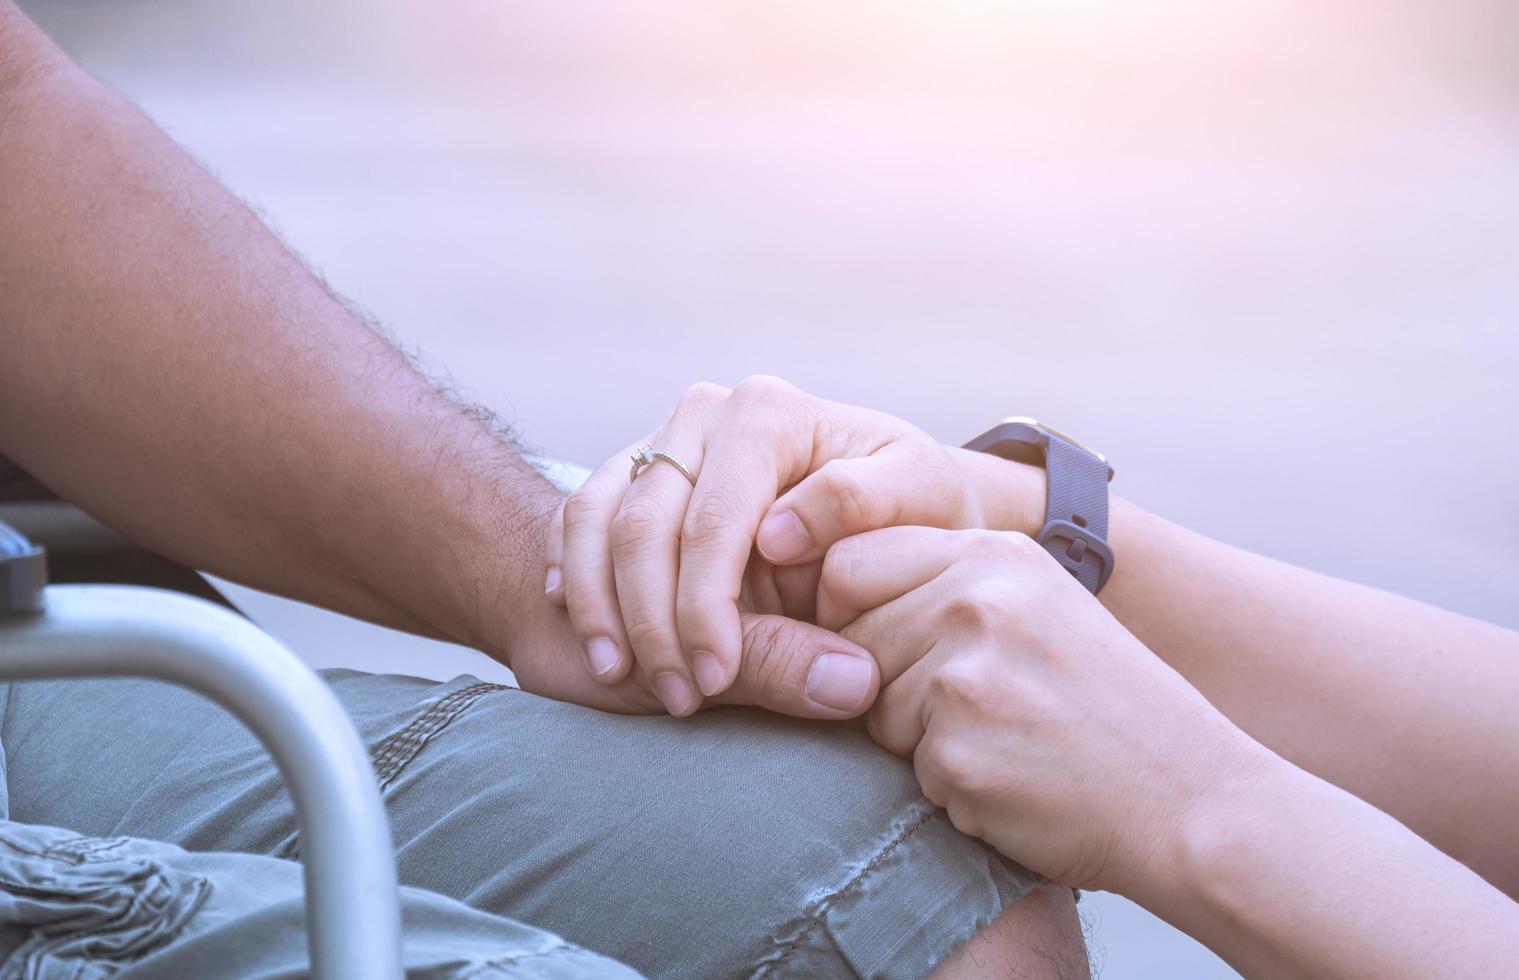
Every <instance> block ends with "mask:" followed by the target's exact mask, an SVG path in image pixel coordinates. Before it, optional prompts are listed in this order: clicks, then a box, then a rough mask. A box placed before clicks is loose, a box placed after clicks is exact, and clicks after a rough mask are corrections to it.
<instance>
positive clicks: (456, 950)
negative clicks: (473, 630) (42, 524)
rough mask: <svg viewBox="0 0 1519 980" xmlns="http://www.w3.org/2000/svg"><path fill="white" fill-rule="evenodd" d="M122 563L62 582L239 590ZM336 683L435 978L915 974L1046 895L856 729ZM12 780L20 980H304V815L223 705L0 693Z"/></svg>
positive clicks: (170, 568)
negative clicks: (1028, 900) (201, 896)
mask: <svg viewBox="0 0 1519 980" xmlns="http://www.w3.org/2000/svg"><path fill="white" fill-rule="evenodd" d="M113 562H114V563H112V562H106V563H102V562H92V563H89V564H87V565H81V566H80V567H74V568H70V567H68V566H66V565H65V564H63V563H60V564H59V565H56V566H55V569H54V575H55V579H70V580H84V581H127V582H138V583H144V584H152V585H154V586H156V587H160V588H174V589H182V590H184V591H190V592H194V593H196V594H201V595H204V596H206V597H207V598H211V599H213V600H219V599H220V598H221V597H220V596H219V595H217V594H216V593H215V592H214V591H213V590H211V589H210V588H209V586H207V585H206V583H205V582H204V581H203V580H202V579H200V578H199V577H198V576H196V575H194V573H192V572H190V571H189V570H188V569H183V568H180V567H179V566H174V565H172V563H168V562H165V561H163V560H162V559H158V558H155V557H154V556H150V555H146V554H145V553H130V554H128V555H126V556H125V557H123V558H120V559H114V560H113ZM223 601H224V600H223ZM0 655H3V651H0ZM324 676H325V677H326V678H327V680H328V682H329V683H330V684H331V685H332V688H333V690H334V692H335V693H336V694H337V696H338V698H339V700H340V701H342V703H343V704H344V706H345V707H346V708H347V710H348V712H349V714H350V716H351V717H352V718H353V721H354V723H355V725H356V726H357V727H358V729H359V732H360V734H361V735H362V737H363V738H364V740H365V742H366V743H367V745H368V746H369V749H370V753H371V757H372V759H373V761H374V766H375V773H376V776H377V777H378V779H379V782H380V787H381V791H382V794H383V797H384V800H385V805H386V808H387V811H388V813H389V816H390V820H391V830H392V835H393V837H394V840H395V844H396V857H397V862H398V868H399V872H400V879H401V882H402V884H403V885H404V886H406V887H405V888H404V889H403V891H404V895H403V915H404V916H405V925H406V958H407V965H408V970H409V972H412V973H413V974H414V975H423V976H437V977H444V976H466V975H467V976H471V977H475V976H497V975H499V976H522V977H601V976H626V975H630V973H631V971H629V970H627V969H626V967H623V966H619V965H618V964H619V963H620V964H626V965H627V966H629V967H632V968H634V969H636V970H638V971H641V972H643V973H645V974H648V975H650V976H656V977H703V978H707V977H770V978H784V977H835V976H837V977H853V976H861V977H886V978H898V977H901V978H906V977H921V976H924V975H926V974H927V973H929V972H930V971H931V970H932V969H933V968H934V967H935V966H936V965H937V964H939V963H940V962H942V961H943V960H944V959H945V958H946V957H948V955H949V954H950V953H951V952H952V951H953V950H954V949H955V948H956V947H957V946H958V945H959V944H960V943H962V942H964V941H965V940H966V939H969V938H970V937H971V936H972V935H974V934H975V933H976V932H977V931H979V930H980V929H981V928H982V927H983V926H985V925H986V924H987V923H989V922H990V921H991V920H992V919H994V918H995V917H996V916H997V915H998V914H999V913H1000V912H1001V911H1002V909H1003V908H1005V907H1006V906H1007V905H1009V904H1011V903H1012V902H1013V901H1015V900H1017V899H1018V898H1020V897H1022V896H1023V895H1025V894H1026V893H1028V892H1029V891H1031V890H1032V889H1033V888H1034V887H1036V885H1037V884H1038V881H1037V880H1036V879H1035V877H1034V876H1032V875H1031V874H1029V873H1028V872H1027V871H1025V870H1023V869H1022V868H1020V867H1018V866H1017V865H1014V864H1011V863H1009V862H1006V861H1005V860H1003V859H1002V858H1000V857H999V856H998V855H997V854H996V853H995V852H994V851H992V850H991V849H990V848H988V847H986V846H985V845H983V844H981V843H980V842H978V841H975V840H972V839H970V838H968V837H965V836H964V835H962V834H960V833H959V832H958V831H956V830H955V829H954V827H953V826H951V825H950V823H949V820H948V818H947V816H946V815H945V814H944V813H943V811H941V810H938V809H937V808H935V807H934V806H933V805H932V804H931V803H929V802H928V801H927V800H926V799H924V798H923V796H922V795H921V794H920V792H919V790H918V787H917V783H916V781H915V780H914V778H913V774H912V768H911V766H910V765H908V764H907V763H906V762H904V761H902V760H901V759H898V758H897V757H895V756H892V755H890V754H889V753H887V752H885V751H883V750H882V749H880V748H878V747H877V746H876V745H875V744H874V743H872V742H871V741H870V740H869V739H868V738H867V737H866V736H865V734H864V732H863V730H862V728H861V727H860V726H859V725H857V724H840V723H832V722H808V721H800V720H796V719H788V718H782V717H779V716H776V715H771V714H767V713H764V712H760V711H755V710H746V709H719V710H715V711H708V712H703V713H700V714H698V715H696V716H695V717H692V718H688V719H674V718H669V717H630V716H623V715H612V714H606V713H603V712H599V711H594V710H591V709H588V708H582V707H579V706H576V705H571V704H565V703H562V702H558V701H552V700H548V699H545V698H540V697H537V696H534V695H531V694H527V693H525V692H522V691H519V690H516V689H515V688H509V687H504V686H502V685H499V684H490V683H482V682H480V681H479V680H477V679H475V678H473V677H467V676H466V677H458V678H455V679H454V680H451V681H447V682H441V683H440V682H436V681H430V680H422V679H419V678H414V677H400V676H389V675H376V674H365V673H359V672H356V671H348V670H339V671H328V672H326V673H325V675H324ZM0 766H3V776H4V779H3V780H0V818H3V819H4V820H6V821H9V823H5V824H0V957H3V955H4V954H6V953H9V954H10V958H9V959H5V960H4V962H3V965H0V980H4V978H5V977H8V976H11V975H15V976H29V977H30V976H35V977H52V976H67V977H70V978H73V977H86V976H96V975H99V976H105V975H112V974H113V973H114V972H116V971H118V970H121V969H126V968H130V973H129V974H128V975H131V976H134V977H149V976H173V977H180V976H196V977H205V978H214V977H244V976H285V977H288V976H297V975H300V974H301V972H302V970H303V968H304V963H305V960H306V954H305V938H304V935H303V930H302V928H301V915H300V909H301V906H300V878H299V867H298V866H297V865H296V864H295V863H294V861H293V860H292V859H294V858H296V857H298V855H299V846H300V842H299V840H298V839H297V837H296V827H295V818H294V814H293V812H292V810H291V807H290V801H289V799H288V797H287V796H286V794H285V792H284V789H283V786H282V784H281V782H280V780H279V777H278V775H277V774H276V772H275V770H274V766H273V764H272V762H271V761H270V760H269V758H268V757H267V756H266V755H265V753H264V751H263V749H262V748H261V747H260V746H259V745H258V743H257V742H256V741H255V740H254V739H253V737H252V736H251V735H250V734H249V733H248V732H247V730H246V729H244V728H243V727H242V725H241V724H240V723H238V722H237V721H236V720H234V719H233V718H232V717H231V716H230V715H228V714H227V713H226V712H224V711H223V710H222V709H220V708H218V707H217V706H215V705H213V704H212V703H210V702H209V701H206V700H204V699H202V698H200V697H199V696H198V695H195V694H192V693H190V692H188V691H185V690H181V689H179V688H176V687H172V686H170V685H167V684H162V683H159V682H154V681H142V680H128V679H107V680H70V681H24V682H15V683H10V684H0ZM181 849H183V850H181ZM185 852H189V853H185ZM81 855H94V856H95V858H98V859H100V860H94V859H92V860H89V861H86V860H84V859H83V858H82V857H81ZM144 863H146V864H147V865H148V866H150V867H151V868H154V869H157V871H156V872H155V873H153V874H149V873H148V872H146V871H143V870H142V868H141V867H140V865H143V864H144ZM123 868H135V869H136V870H135V871H132V873H130V874H128V873H126V872H124V871H123V870H122V869H123ZM96 873H99V874H102V875H104V878H102V879H101V880H100V881H98V882H96V883H95V885H96V887H95V888H94V890H93V891H92V890H91V889H90V888H76V889H74V890H73V891H70V890H69V889H63V890H62V891H61V892H60V891H54V892H49V891H48V890H47V889H46V888H42V887H41V886H40V885H39V882H42V881H49V882H51V881H58V882H65V881H70V880H73V881H75V883H76V884H78V882H79V880H91V878H90V876H91V875H93V874H96ZM81 876H83V877H82V879H81ZM113 876H114V877H113ZM123 882H127V883H128V884H123ZM196 882H201V884H196ZM128 885H130V888H136V889H138V891H130V890H128V891H125V892H124V891H122V890H121V889H122V888H126V887H128ZM198 889H203V890H204V891H205V892H206V893H207V894H209V895H210V896H211V898H210V899H208V900H203V901H200V902H199V903H197V902H196V901H193V900H192V899H194V896H195V895H196V894H197V890H198ZM107 895H115V896H116V898H115V899H114V901H115V903H116V904H115V905H112V904H111V902H110V901H105V900H104V899H102V898H101V896H107ZM81 896H93V897H91V898H89V899H88V900H86V899H85V898H81ZM129 899H131V900H129ZM102 903H103V904H102ZM123 908H124V909H128V910H131V911H133V914H134V915H137V916H138V917H137V918H135V919H134V918H132V917H131V916H126V917H125V918H123V917H122V915H114V916H113V915H111V914H108V913H109V912H110V911H111V910H112V909H118V910H119V909H123ZM145 909H161V910H162V911H161V913H155V915H150V916H147V917H146V918H143V917H142V913H143V912H144V910H145ZM176 909H177V910H178V912H175V911H174V910H176ZM523 923H531V925H530V926H529V925H524V924H523ZM39 936H40V937H43V939H42V941H38V937H39ZM560 937H562V938H560ZM29 943H30V944H31V945H28V944H29ZM47 950H52V951H54V952H56V953H57V954H58V957H59V958H56V960H55V961H52V962H51V965H46V964H47V963H48V962H49V960H48V955H51V954H47V955H44V954H45V953H46V951H47ZM39 951H40V952H39ZM589 951H594V952H589ZM28 957H30V959H28ZM614 961H615V962H614ZM39 964H43V965H40V966H39Z"/></svg>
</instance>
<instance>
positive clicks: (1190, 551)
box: [960, 453, 1519, 894]
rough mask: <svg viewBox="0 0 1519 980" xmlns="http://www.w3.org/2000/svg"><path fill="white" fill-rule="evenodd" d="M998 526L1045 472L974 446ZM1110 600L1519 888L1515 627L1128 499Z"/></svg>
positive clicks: (1134, 625) (1117, 534)
mask: <svg viewBox="0 0 1519 980" xmlns="http://www.w3.org/2000/svg"><path fill="white" fill-rule="evenodd" d="M960 459H961V464H962V469H964V470H965V471H966V472H967V473H969V474H970V475H971V479H972V480H973V481H974V482H975V484H976V486H977V487H978V494H979V496H981V497H982V498H983V500H985V501H986V504H985V510H986V511H987V516H988V520H989V521H990V522H992V525H993V526H995V527H998V528H1002V529H1006V530H1016V531H1022V532H1024V533H1026V534H1034V533H1037V531H1038V528H1039V525H1040V522H1041V520H1042V514H1043V510H1044V474H1043V473H1042V472H1041V471H1039V470H1038V469H1037V468H1035V467H1031V466H1025V465H1023V464H1021V463H1010V462H1007V461H1005V460H1000V459H995V458H992V457H988V456H981V455H978V454H971V453H964V454H962V455H961V457H960ZM1109 539H1110V541H1111V543H1112V545H1113V550H1114V553H1115V555H1116V556H1117V561H1116V563H1115V568H1114V572H1113V576H1112V578H1111V580H1110V581H1109V582H1108V584H1107V586H1106V587H1105V588H1104V589H1103V590H1102V594H1101V599H1102V602H1103V604H1104V605H1106V606H1107V607H1108V609H1109V610H1110V611H1111V612H1112V613H1113V614H1114V615H1115V616H1117V618H1118V619H1119V621H1120V622H1122V623H1123V624H1124V626H1126V627H1127V628H1128V629H1129V630H1130V631H1131V632H1133V633H1134V634H1135V635H1136V636H1137V637H1139V639H1140V640H1141V641H1142V642H1143V643H1144V644H1145V645H1146V646H1148V647H1149V648H1150V649H1151V650H1154V651H1155V652H1156V653H1158V654H1159V655H1160V656H1161V657H1162V658H1163V659H1165V660H1166V662H1167V663H1169V664H1170V665H1171V666H1172V667H1174V668H1175V669H1176V670H1177V671H1179V672H1180V673H1181V674H1182V675H1183V676H1184V677H1186V678H1187V680H1188V681H1190V682H1191V683H1192V684H1193V685H1194V686H1196V687H1197V688H1198V689H1199V690H1201V691H1202V692H1203V694H1205V695H1206V696H1207V697H1208V699H1209V700H1210V701H1212V702H1213V703H1214V705H1216V706H1217V707H1218V708H1219V709H1220V710H1221V711H1223V712H1224V714H1226V715H1227V716H1228V717H1229V718H1230V719H1231V720H1233V721H1234V722H1235V723H1236V724H1237V725H1239V726H1240V727H1241V728H1243V729H1244V730H1245V731H1247V732H1248V733H1250V734H1251V735H1252V736H1253V737H1255V738H1256V739H1258V740H1259V741H1261V742H1262V743H1264V744H1265V745H1267V746H1269V747H1270V748H1271V749H1272V750H1273V751H1275V752H1278V753H1280V754H1282V755H1283V756H1285V757H1286V758H1288V759H1290V760H1291V761H1293V762H1294V763H1296V764H1298V765H1300V766H1302V767H1303V768H1305V769H1307V770H1309V771H1310V772H1313V773H1315V774H1317V775H1319V776H1321V777H1323V778H1325V779H1327V780H1329V781H1330V782H1332V783H1334V784H1336V785H1338V786H1342V787H1344V788H1346V789H1348V790H1350V791H1351V792H1353V793H1356V794H1357V795H1359V796H1361V797H1362V798H1363V799H1366V800H1368V801H1370V802H1371V803H1373V804H1374V805H1376V806H1377V807H1379V808H1381V809H1383V810H1386V811H1387V812H1388V813H1391V814H1392V815H1394V816H1395V817H1397V818H1398V819H1399V820H1401V821H1403V822H1404V823H1406V824H1407V825H1408V826H1410V827H1412V828H1413V829H1414V830H1416V831H1418V832H1419V833H1420V834H1423V835H1424V836H1426V837H1427V838H1428V839H1430V840H1431V841H1433V842H1434V843H1436V844H1437V845H1438V846H1440V847H1441V848H1443V849H1445V850H1446V851H1447V852H1449V853H1451V854H1453V855H1455V856H1456V857H1458V858H1459V859H1461V860H1463V861H1465V862H1466V863H1468V864H1469V865H1471V866H1472V867H1473V868H1476V869H1477V870H1478V871H1479V872H1481V873H1482V874H1483V875H1485V876H1487V877H1488V879H1489V880H1491V881H1493V882H1495V883H1497V884H1498V885H1499V887H1501V888H1503V889H1505V890H1506V891H1508V892H1509V893H1510V894H1519V821H1514V820H1513V819H1512V818H1511V815H1512V814H1513V813H1515V812H1519V780H1514V779H1507V778H1495V776H1496V774H1499V773H1511V772H1514V771H1516V770H1519V634H1515V633H1513V632H1510V631H1507V630H1503V629H1500V628H1499V627H1496V626H1493V625H1491V624H1488V623H1483V622H1479V621H1476V620H1473V619H1469V618H1466V617H1464V616H1458V615H1456V614H1454V613H1449V612H1445V611H1442V610H1439V609H1435V608H1432V607H1430V606H1427V605H1423V604H1421V603H1418V602H1414V601H1412V600H1409V599H1404V598H1400V597H1398V596H1394V595H1390V594H1388V593H1386V592H1381V591H1378V590H1376V589H1371V588H1366V587H1364V586H1360V585H1354V584H1352V583H1349V582H1344V581H1340V580H1338V579H1334V578H1330V577H1328V576H1324V575H1319V574H1317V573H1314V572H1309V571H1306V570H1304V569H1300V568H1295V567H1293V566H1291V565H1287V564H1284V563H1282V562H1277V561H1273V560H1271V559H1268V558H1263V557H1261V556H1259V555H1253V554H1250V553H1248V552H1245V551H1241V550H1239V549H1236V548H1231V547H1229V546H1228V545H1224V544H1220V543H1219V542H1216V541H1211V540H1209V539H1207V538H1205V537H1203V536H1201V535H1198V534H1194V533H1193V532H1191V531H1188V530H1186V529H1185V528H1182V527H1178V526H1177V525H1175V524H1171V523H1170V522H1168V521H1165V520H1162V519H1161V518H1158V517H1156V516H1155V515H1153V514H1150V513H1148V512H1146V511H1144V510H1143V509H1141V508H1139V507H1137V506H1135V505H1133V504H1131V503H1129V502H1128V501H1126V500H1123V499H1122V498H1118V497H1115V498H1113V500H1112V506H1111V514H1110V520H1109Z"/></svg>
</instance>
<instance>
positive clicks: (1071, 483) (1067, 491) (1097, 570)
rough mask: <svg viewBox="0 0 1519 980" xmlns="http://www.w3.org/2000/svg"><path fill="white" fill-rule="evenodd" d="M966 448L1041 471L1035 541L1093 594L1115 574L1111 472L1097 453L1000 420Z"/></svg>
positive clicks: (1026, 424) (1028, 425)
mask: <svg viewBox="0 0 1519 980" xmlns="http://www.w3.org/2000/svg"><path fill="white" fill-rule="evenodd" d="M964 448H966V449H971V450H975V451H976V452H980V453H990V454H991V455H993V456H1001V457H1002V458H1004V459H1011V460H1017V461H1021V462H1025V463H1037V464H1042V465H1043V466H1044V471H1045V480H1046V487H1047V489H1046V491H1045V504H1044V526H1043V527H1041V528H1040V529H1039V535H1038V537H1037V538H1036V540H1037V541H1038V542H1039V544H1040V545H1042V546H1043V547H1044V550H1046V551H1048V552H1049V553H1050V554H1051V555H1052V556H1054V558H1055V560H1056V561H1057V562H1059V563H1060V566H1061V567H1062V568H1064V569H1065V570H1066V571H1068V572H1070V573H1071V575H1072V576H1073V577H1074V578H1075V579H1076V581H1078V582H1080V583H1081V584H1082V585H1083V586H1085V587H1086V589H1087V591H1089V592H1091V593H1092V594H1093V595H1096V594H1097V592H1098V590H1099V589H1101V588H1102V587H1103V585H1104V584H1106V582H1107V580H1108V576H1109V575H1111V574H1112V572H1113V549H1112V548H1110V547H1108V540H1107V538H1108V481H1109V480H1111V479H1112V478H1113V469H1112V467H1111V466H1109V465H1108V461H1107V460H1106V459H1104V458H1103V457H1101V456H1099V455H1098V454H1096V453H1094V452H1091V451H1090V450H1088V449H1086V448H1084V447H1082V446H1080V445H1078V444H1077V443H1075V442H1074V441H1072V440H1070V439H1067V438H1065V437H1064V436H1062V435H1061V434H1060V433H1058V432H1056V431H1054V430H1053V429H1050V428H1049V427H1048V426H1045V425H1041V424H1040V423H1038V422H1036V421H1034V420H1033V419H1025V418H1013V419H1008V420H1006V421H1004V422H1003V423H1002V424H1001V425H998V426H995V427H993V428H991V429H989V430H987V431H986V432H983V433H981V434H980V435H979V436H977V437H976V438H974V439H972V440H971V441H970V442H967V443H966V444H965V447H964Z"/></svg>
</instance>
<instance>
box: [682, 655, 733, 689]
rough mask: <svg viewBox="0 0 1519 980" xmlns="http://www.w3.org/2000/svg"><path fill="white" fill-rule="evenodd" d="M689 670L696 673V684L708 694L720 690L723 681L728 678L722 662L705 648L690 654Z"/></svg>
mask: <svg viewBox="0 0 1519 980" xmlns="http://www.w3.org/2000/svg"><path fill="white" fill-rule="evenodd" d="M691 670H692V671H693V672H694V673H695V674H696V686H697V687H699V688H701V692H702V693H703V694H706V695H708V696H711V695H713V694H716V693H717V692H718V691H720V690H722V687H723V681H725V680H727V679H728V678H727V672H726V671H724V670H723V662H722V661H721V660H718V659H717V658H716V657H714V656H713V655H712V654H710V653H708V652H707V651H705V650H698V651H696V652H695V653H693V654H691Z"/></svg>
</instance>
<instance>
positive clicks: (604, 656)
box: [585, 636, 622, 677]
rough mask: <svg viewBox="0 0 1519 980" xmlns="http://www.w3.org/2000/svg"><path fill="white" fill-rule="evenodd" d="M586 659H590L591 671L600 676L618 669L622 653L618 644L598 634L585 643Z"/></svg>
mask: <svg viewBox="0 0 1519 980" xmlns="http://www.w3.org/2000/svg"><path fill="white" fill-rule="evenodd" d="M585 659H586V660H588V661H590V664H591V673H593V674H595V675H596V676H597V677H600V676H601V675H602V674H605V673H608V672H610V671H613V670H616V669H617V664H618V662H619V661H621V660H622V655H621V654H620V653H618V651H617V644H615V643H613V642H612V641H611V640H609V639H607V638H606V637H604V636H598V637H596V639H594V640H592V641H591V642H589V643H587V644H586V645H585Z"/></svg>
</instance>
